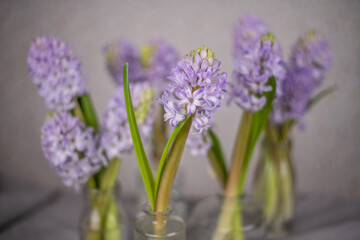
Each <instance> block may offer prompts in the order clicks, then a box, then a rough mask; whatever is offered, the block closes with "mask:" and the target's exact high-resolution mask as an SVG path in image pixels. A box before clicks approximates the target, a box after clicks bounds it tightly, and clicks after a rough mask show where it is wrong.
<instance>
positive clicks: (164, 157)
mask: <svg viewBox="0 0 360 240" xmlns="http://www.w3.org/2000/svg"><path fill="white" fill-rule="evenodd" d="M188 118H189V116H186V117H185V119H184V120H183V121H181V122H180V123H179V124H178V125H177V126H176V128H175V129H174V130H173V132H172V133H171V136H170V138H169V140H168V142H167V143H166V146H165V148H164V150H163V153H162V155H161V159H160V162H159V166H158V170H157V176H156V182H155V196H157V193H158V190H159V185H160V180H161V177H162V174H163V172H164V168H165V165H166V161H167V155H168V152H169V149H170V146H171V144H172V143H173V141H174V139H175V137H176V136H177V134H178V133H179V131H180V129H181V128H182V127H183V126H184V124H185V122H186V121H187V119H188Z"/></svg>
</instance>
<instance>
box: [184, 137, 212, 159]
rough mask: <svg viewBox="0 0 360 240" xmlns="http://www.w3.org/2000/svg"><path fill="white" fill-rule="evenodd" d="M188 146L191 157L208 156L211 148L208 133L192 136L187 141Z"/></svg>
mask: <svg viewBox="0 0 360 240" xmlns="http://www.w3.org/2000/svg"><path fill="white" fill-rule="evenodd" d="M186 146H187V147H189V149H190V153H191V155H193V156H206V154H207V153H208V151H209V149H210V147H211V139H210V137H209V134H208V132H207V131H204V132H203V133H202V134H190V135H189V136H188V138H187V140H186Z"/></svg>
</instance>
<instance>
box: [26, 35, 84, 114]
mask: <svg viewBox="0 0 360 240" xmlns="http://www.w3.org/2000/svg"><path fill="white" fill-rule="evenodd" d="M27 63H28V68H29V72H30V75H31V76H32V77H33V80H34V83H35V85H36V86H37V88H38V91H39V94H40V95H41V96H43V97H44V98H45V102H46V105H47V106H48V107H49V108H50V109H52V110H57V111H63V110H70V109H72V108H73V107H74V106H75V103H74V101H72V100H73V99H74V98H76V97H79V96H81V95H83V94H84V93H85V91H86V89H85V81H84V74H83V73H82V71H81V63H80V60H79V59H78V58H77V57H75V56H73V54H72V50H71V48H70V46H69V45H68V44H66V43H65V42H63V41H61V40H60V39H58V38H55V37H38V38H36V39H35V40H34V41H33V42H32V43H31V45H30V49H29V52H28V56H27Z"/></svg>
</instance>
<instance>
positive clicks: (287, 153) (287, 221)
mask: <svg viewBox="0 0 360 240" xmlns="http://www.w3.org/2000/svg"><path fill="white" fill-rule="evenodd" d="M272 147H276V148H277V149H276V151H277V157H278V159H275V157H274V154H273V151H272ZM294 173H295V170H294V166H293V163H292V158H291V140H290V139H287V140H286V141H279V142H278V143H277V144H276V145H275V146H271V145H270V143H268V141H266V139H264V140H263V144H262V151H261V155H260V159H259V162H258V165H257V167H256V171H255V179H254V188H255V197H256V199H257V200H258V201H259V202H260V203H261V204H262V205H263V209H264V214H265V220H266V225H267V231H268V237H282V236H286V235H288V234H289V233H290V232H291V231H292V228H293V219H294V208H295V174H294Z"/></svg>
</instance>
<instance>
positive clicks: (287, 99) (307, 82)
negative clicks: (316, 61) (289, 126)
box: [271, 67, 314, 123]
mask: <svg viewBox="0 0 360 240" xmlns="http://www.w3.org/2000/svg"><path fill="white" fill-rule="evenodd" d="M280 87H281V90H282V95H281V96H280V97H279V98H277V99H276V100H275V101H274V104H273V109H272V114H271V120H272V121H273V122H275V123H283V122H285V121H289V120H291V119H299V118H301V117H302V116H303V115H304V113H305V112H306V107H307V104H308V102H309V100H310V97H311V94H312V92H313V90H314V85H313V81H312V77H311V71H310V70H309V69H308V68H296V67H294V68H292V69H289V70H288V71H287V74H286V77H285V79H284V81H283V82H282V84H281V86H280Z"/></svg>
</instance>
